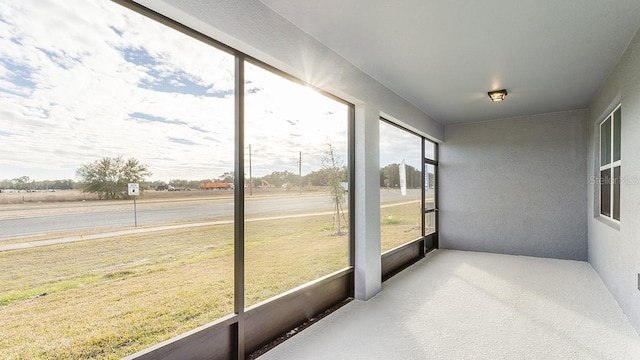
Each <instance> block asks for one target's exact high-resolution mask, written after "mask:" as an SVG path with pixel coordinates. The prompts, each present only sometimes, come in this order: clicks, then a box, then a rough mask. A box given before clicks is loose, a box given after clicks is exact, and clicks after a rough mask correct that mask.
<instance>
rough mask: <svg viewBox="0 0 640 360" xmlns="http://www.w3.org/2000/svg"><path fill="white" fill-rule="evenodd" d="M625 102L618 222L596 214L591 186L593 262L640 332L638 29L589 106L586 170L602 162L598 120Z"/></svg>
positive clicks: (593, 171) (595, 170) (594, 169)
mask: <svg viewBox="0 0 640 360" xmlns="http://www.w3.org/2000/svg"><path fill="white" fill-rule="evenodd" d="M619 103H621V104H622V139H621V145H622V148H621V161H622V169H621V174H622V180H623V181H622V182H621V184H620V194H621V199H620V224H619V225H614V224H611V223H608V222H606V221H603V220H601V219H600V218H599V217H598V215H597V214H598V213H599V209H598V206H597V200H598V196H597V194H598V192H597V191H598V189H597V187H596V186H594V184H593V182H590V183H589V190H588V196H589V200H588V206H589V212H588V231H589V235H588V238H589V262H590V263H591V266H593V268H594V269H595V270H596V271H597V272H598V274H599V275H600V277H601V278H602V280H603V281H604V283H605V284H606V285H607V287H608V288H609V290H610V291H611V293H612V294H613V296H614V298H616V300H617V301H618V303H619V304H620V307H621V308H622V310H623V311H624V312H625V313H626V315H627V316H628V317H629V320H630V321H631V323H632V324H633V326H634V327H635V329H636V331H637V332H639V333H640V291H639V290H638V285H639V284H638V282H639V280H638V276H640V275H638V274H639V273H640V31H639V32H638V33H636V35H635V37H634V38H633V40H632V41H631V43H630V44H629V46H628V47H627V50H626V51H625V53H624V54H623V55H622V57H621V58H620V61H619V62H618V64H617V65H616V67H615V69H614V70H613V72H612V73H611V75H610V76H609V79H608V80H607V81H606V82H605V83H604V85H603V86H602V87H601V88H600V92H599V93H598V95H596V97H595V98H594V99H593V101H592V102H591V105H590V107H589V123H588V126H589V153H588V154H589V155H588V156H589V157H588V167H589V168H588V174H589V175H590V176H596V175H597V173H598V168H597V167H596V163H597V161H598V152H597V136H598V125H599V123H600V121H602V119H603V118H604V117H605V116H606V115H607V113H608V112H609V111H610V110H611V109H612V108H613V107H615V106H616V105H617V104H619Z"/></svg>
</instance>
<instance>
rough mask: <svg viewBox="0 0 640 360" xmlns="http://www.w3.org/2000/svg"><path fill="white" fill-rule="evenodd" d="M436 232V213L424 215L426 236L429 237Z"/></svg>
mask: <svg viewBox="0 0 640 360" xmlns="http://www.w3.org/2000/svg"><path fill="white" fill-rule="evenodd" d="M434 232H436V213H435V212H428V213H426V214H424V234H425V235H429V234H433V233H434Z"/></svg>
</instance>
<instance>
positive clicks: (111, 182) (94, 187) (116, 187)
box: [76, 156, 151, 199]
mask: <svg viewBox="0 0 640 360" xmlns="http://www.w3.org/2000/svg"><path fill="white" fill-rule="evenodd" d="M150 175H151V171H149V167H148V166H147V165H144V164H141V163H140V162H139V161H138V160H137V159H135V158H129V159H127V160H124V159H123V158H122V156H118V157H113V158H111V157H104V158H102V159H100V160H96V161H94V162H92V163H88V164H84V165H82V166H81V167H80V168H79V169H78V171H76V176H77V177H78V178H80V181H81V182H82V183H83V187H82V191H84V192H92V193H97V194H98V197H99V198H100V199H118V198H123V199H125V198H128V195H127V184H128V183H142V182H144V178H145V177H147V176H150ZM142 191H143V189H142V188H141V189H140V192H142Z"/></svg>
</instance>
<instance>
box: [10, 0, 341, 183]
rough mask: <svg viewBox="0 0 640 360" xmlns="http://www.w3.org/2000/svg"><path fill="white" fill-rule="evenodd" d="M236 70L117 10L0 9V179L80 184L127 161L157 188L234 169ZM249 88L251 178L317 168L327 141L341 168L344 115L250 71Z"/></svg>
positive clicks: (80, 2) (222, 57)
mask: <svg viewBox="0 0 640 360" xmlns="http://www.w3.org/2000/svg"><path fill="white" fill-rule="evenodd" d="M128 60H129V61H128ZM233 65H234V61H233V57H232V56H230V55H229V54H227V53H225V52H222V51H220V50H218V49H216V48H214V47H212V46H210V45H207V44H204V43H202V42H199V41H197V40H195V39H193V38H190V37H188V36H186V35H184V34H182V33H180V32H178V31H175V30H173V29H170V28H168V27H166V26H164V25H161V24H159V23H156V22H154V21H152V20H149V19H147V18H144V17H143V16H141V15H139V14H137V13H134V12H132V11H130V10H128V9H125V8H124V7H121V6H119V5H117V4H114V3H112V2H111V1H106V0H100V1H85V0H74V1H71V0H68V1H63V0H58V1H53V0H47V1H45V0H42V1H37V2H35V1H25V2H17V1H16V2H6V3H3V4H0V131H2V133H3V134H9V136H4V135H3V136H2V138H1V141H2V147H3V156H2V157H1V158H0V169H1V170H0V179H4V178H15V177H18V176H22V175H27V176H30V177H31V178H32V179H39V180H43V179H54V178H74V177H75V170H76V169H77V168H78V167H79V166H80V165H82V164H84V163H87V162H90V161H94V160H96V159H98V158H100V157H103V156H120V155H122V156H124V157H136V158H138V159H139V160H140V161H141V162H143V163H145V164H148V165H149V167H150V168H151V170H152V172H153V173H154V175H153V176H152V179H163V180H169V179H175V178H188V179H202V178H212V177H216V176H218V175H220V174H222V173H223V172H227V171H232V170H233V139H234V113H233V106H234V102H233V92H232V90H233V83H234V81H233ZM247 78H248V79H249V80H250V81H251V84H249V85H248V87H249V88H253V87H257V88H259V89H264V90H262V91H257V92H250V93H249V94H247V97H246V103H247V106H248V107H247V111H246V114H247V129H246V134H247V139H246V141H245V143H246V144H247V145H248V144H249V143H251V144H252V146H253V150H254V151H253V156H254V157H253V159H254V163H253V164H254V169H253V170H254V176H261V175H265V174H267V173H270V172H272V171H275V170H277V171H284V170H289V171H295V172H297V162H298V156H299V151H302V152H303V169H304V170H303V172H309V171H313V170H317V169H318V168H319V167H320V166H321V159H322V157H323V156H324V152H325V151H326V147H327V145H326V144H327V140H328V139H331V141H332V142H333V145H334V147H335V148H336V149H339V151H340V152H341V154H342V155H341V156H342V158H343V161H345V162H346V132H347V122H346V118H347V108H346V106H344V105H342V104H339V103H337V102H335V101H333V100H330V99H328V98H325V97H323V96H320V95H319V94H317V93H315V92H313V91H311V90H309V89H306V88H304V87H301V86H299V85H297V84H293V83H291V82H289V81H287V80H283V79H282V78H280V77H279V76H276V75H274V74H272V73H269V72H266V71H263V70H261V69H255V67H254V66H253V65H248V68H247ZM206 95H209V96H206ZM132 114H143V115H138V116H134V115H132ZM140 116H142V117H140ZM145 119H146V120H145ZM154 119H156V121H154ZM290 134H291V135H290Z"/></svg>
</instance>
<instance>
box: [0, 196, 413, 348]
mask: <svg viewBox="0 0 640 360" xmlns="http://www.w3.org/2000/svg"><path fill="white" fill-rule="evenodd" d="M416 206H417V205H415V204H405V205H400V206H396V207H390V208H383V209H382V210H383V211H382V216H383V218H382V219H383V221H382V234H383V235H382V236H383V237H382V238H383V248H385V247H386V248H391V247H394V246H396V243H397V244H400V243H404V242H407V241H409V240H413V239H415V238H417V237H418V236H419V235H420V232H419V230H411V229H412V228H413V226H414V225H415V223H416V221H417V220H416V219H419V211H416V209H415V207H416ZM416 212H417V213H418V214H416ZM385 219H387V220H385ZM331 226H332V217H331V215H322V216H313V217H304V218H284V219H278V220H268V221H255V222H247V223H245V241H246V243H245V257H246V260H245V272H246V279H245V287H246V289H245V293H246V300H245V303H246V306H250V305H252V304H256V303H258V302H260V301H263V300H266V299H268V298H270V297H272V296H274V295H277V294H280V293H282V292H284V291H286V290H289V289H291V288H293V287H296V286H299V285H302V284H304V283H306V282H308V281H311V280H314V279H317V278H319V277H321V276H324V275H327V274H329V273H331V272H334V271H336V270H339V269H342V268H344V267H346V266H347V261H348V260H347V249H348V246H347V241H348V237H347V236H346V235H342V236H332V228H331ZM400 239H401V240H400ZM0 268H2V270H3V271H2V272H0V329H2V336H0V358H3V359H118V358H120V357H122V356H126V355H129V354H131V353H134V352H136V351H139V350H142V349H145V348H147V347H149V346H151V345H154V344H156V343H158V342H160V341H163V340H166V339H169V338H171V337H173V336H176V335H179V334H181V333H184V332H186V331H189V330H191V329H193V328H195V327H198V326H200V325H203V324H206V323H209V322H211V321H214V320H216V319H218V318H220V317H222V316H225V315H228V314H231V313H232V312H233V225H216V226H206V227H194V228H186V229H177V230H167V231H160V232H151V233H142V234H135V235H126V236H119V237H112V238H105V239H100V240H90V241H84V242H75V243H67V244H60V245H51V246H44V247H37V248H30V249H24V250H14V251H6V252H0Z"/></svg>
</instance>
